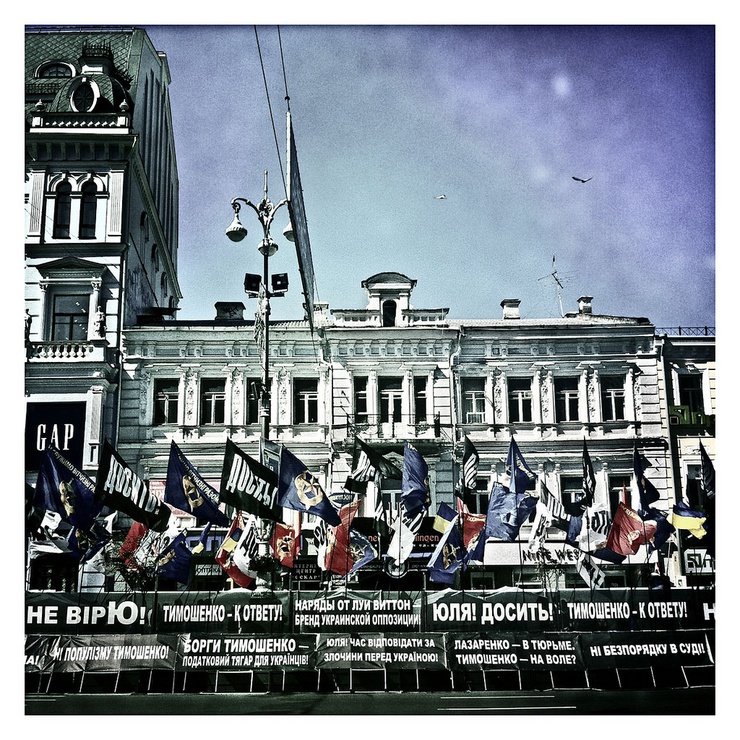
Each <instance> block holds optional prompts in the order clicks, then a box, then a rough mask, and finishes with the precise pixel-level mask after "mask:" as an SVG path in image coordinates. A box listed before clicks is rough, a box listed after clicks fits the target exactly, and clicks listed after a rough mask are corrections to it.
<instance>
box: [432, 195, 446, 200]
mask: <svg viewBox="0 0 740 740" xmlns="http://www.w3.org/2000/svg"><path fill="white" fill-rule="evenodd" d="M434 197H435V198H436V199H437V200H446V199H447V196H446V195H435V196H434Z"/></svg>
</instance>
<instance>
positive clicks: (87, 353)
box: [26, 339, 109, 362]
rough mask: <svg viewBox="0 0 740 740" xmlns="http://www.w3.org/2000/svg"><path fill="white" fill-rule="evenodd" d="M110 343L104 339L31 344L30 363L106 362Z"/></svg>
mask: <svg viewBox="0 0 740 740" xmlns="http://www.w3.org/2000/svg"><path fill="white" fill-rule="evenodd" d="M108 350H109V347H108V343H107V342H106V341H105V340H104V339H93V340H85V341H60V342H29V343H28V344H27V345H26V359H27V361H28V362H106V361H107V360H108Z"/></svg>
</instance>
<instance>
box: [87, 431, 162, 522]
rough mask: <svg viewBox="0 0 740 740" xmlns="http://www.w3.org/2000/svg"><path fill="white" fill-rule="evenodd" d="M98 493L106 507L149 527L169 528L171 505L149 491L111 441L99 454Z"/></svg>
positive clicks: (96, 490) (105, 444) (96, 489)
mask: <svg viewBox="0 0 740 740" xmlns="http://www.w3.org/2000/svg"><path fill="white" fill-rule="evenodd" d="M95 496H96V498H98V500H100V501H102V502H103V504H104V505H105V506H109V507H110V508H111V509H116V510H117V511H122V512H123V513H124V514H128V515H129V516H130V517H131V518H132V519H135V520H136V521H137V522H141V523H142V524H146V526H147V527H149V529H153V530H155V531H156V532H164V531H165V529H167V522H168V521H169V518H170V509H169V507H168V506H167V505H166V504H164V503H162V502H161V501H160V500H159V499H158V498H157V497H156V496H155V495H154V494H153V493H151V492H150V491H149V486H148V484H147V483H146V481H143V480H142V479H141V478H139V476H138V475H136V474H135V473H134V471H133V470H132V469H131V468H130V467H129V466H128V465H127V464H126V463H125V462H124V461H123V458H122V457H121V456H120V455H119V454H118V453H117V452H116V451H115V450H114V449H113V447H111V445H110V443H109V442H108V441H106V442H105V443H104V444H103V450H102V452H101V453H100V465H99V466H98V475H97V478H96V481H95Z"/></svg>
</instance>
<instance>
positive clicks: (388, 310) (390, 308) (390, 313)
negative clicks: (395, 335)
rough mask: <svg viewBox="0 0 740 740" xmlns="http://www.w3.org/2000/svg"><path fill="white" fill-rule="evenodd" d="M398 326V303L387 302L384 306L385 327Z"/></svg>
mask: <svg viewBox="0 0 740 740" xmlns="http://www.w3.org/2000/svg"><path fill="white" fill-rule="evenodd" d="M395 325H396V302H395V301H386V302H385V303H384V304H383V326H395Z"/></svg>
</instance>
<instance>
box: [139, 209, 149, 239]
mask: <svg viewBox="0 0 740 740" xmlns="http://www.w3.org/2000/svg"><path fill="white" fill-rule="evenodd" d="M139 238H140V239H141V243H142V244H146V243H147V242H148V241H149V216H147V214H146V211H144V212H143V213H142V214H141V221H140V223H139Z"/></svg>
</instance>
